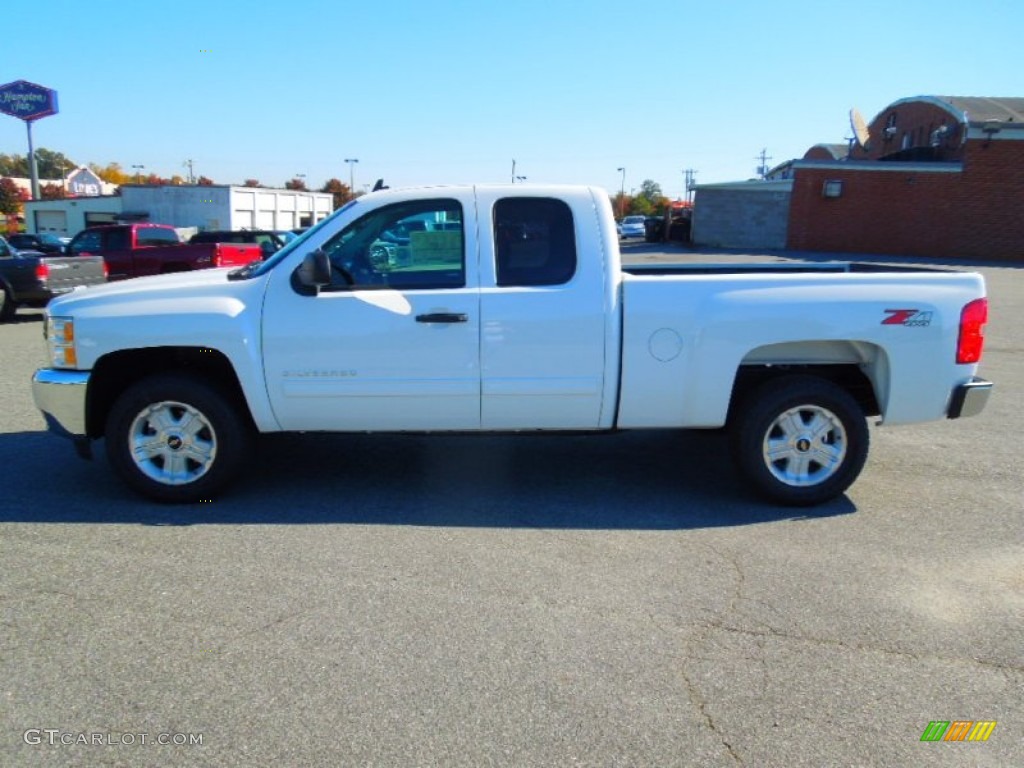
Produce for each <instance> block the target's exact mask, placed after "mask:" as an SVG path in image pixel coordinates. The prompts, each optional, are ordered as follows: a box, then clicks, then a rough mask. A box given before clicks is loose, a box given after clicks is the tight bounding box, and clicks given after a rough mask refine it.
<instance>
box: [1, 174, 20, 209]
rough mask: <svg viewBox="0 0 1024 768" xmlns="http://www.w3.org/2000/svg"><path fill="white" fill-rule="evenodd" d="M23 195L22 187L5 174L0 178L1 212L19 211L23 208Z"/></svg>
mask: <svg viewBox="0 0 1024 768" xmlns="http://www.w3.org/2000/svg"><path fill="white" fill-rule="evenodd" d="M22 200H23V197H22V194H21V188H20V187H19V186H18V185H17V184H15V183H14V182H13V181H11V180H10V179H9V178H7V177H6V176H4V177H3V178H2V179H0V213H17V212H18V211H20V210H21V203H22Z"/></svg>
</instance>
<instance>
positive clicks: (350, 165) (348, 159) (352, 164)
mask: <svg viewBox="0 0 1024 768" xmlns="http://www.w3.org/2000/svg"><path fill="white" fill-rule="evenodd" d="M345 162H346V163H348V193H349V194H350V195H352V197H355V196H356V190H355V188H354V185H355V173H354V169H355V166H356V163H358V162H359V158H358V157H346V158H345Z"/></svg>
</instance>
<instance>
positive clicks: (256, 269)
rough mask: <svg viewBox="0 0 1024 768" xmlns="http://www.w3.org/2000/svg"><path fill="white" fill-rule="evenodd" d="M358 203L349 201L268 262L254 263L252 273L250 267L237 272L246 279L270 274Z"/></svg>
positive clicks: (288, 244)
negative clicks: (329, 223) (316, 233)
mask: <svg viewBox="0 0 1024 768" xmlns="http://www.w3.org/2000/svg"><path fill="white" fill-rule="evenodd" d="M357 202H358V199H356V200H349V201H348V202H347V203H345V205H343V206H341V208H339V209H338V210H336V211H335V212H334V213H332V214H331V215H330V216H328V217H327V218H326V219H321V220H320V221H318V222H317V223H316V224H314V225H313V226H312V227H310V228H309V229H307V230H306V231H305V232H303V233H302V234H301V235H297V236H296V237H295V239H294V240H292V241H291V242H289V243H286V244H285V245H284V246H283V247H282V248H281V250H279V251H277V252H276V253H275V254H274V255H273V256H271V257H270V258H269V259H267V260H266V261H254V262H253V263H252V265H250V266H251V267H252V268H253V269H252V271H251V272H250V271H249V267H248V266H246V267H242V269H241V270H236V272H237V274H239V275H243V274H244V276H245V277H258V276H259V275H265V274H267V272H269V271H270V270H272V269H273V268H274V267H276V266H277V265H278V264H279V263H280V262H281V260H282V259H285V258H287V257H288V254H289V253H291V252H292V251H294V250H295V249H296V248H299V247H301V246H302V244H303V243H305V242H306V241H307V240H308V239H309V236H310V235H312V234H313V233H314V232H319V231H320V229H321V228H322V227H323V226H324V225H325V224H326V223H327V222H329V221H331V220H333V219H335V218H337V216H338V215H339V214H340V213H341V212H342V211H347V210H348V209H349V208H351V207H352V206H354V205H355V204H356V203H357Z"/></svg>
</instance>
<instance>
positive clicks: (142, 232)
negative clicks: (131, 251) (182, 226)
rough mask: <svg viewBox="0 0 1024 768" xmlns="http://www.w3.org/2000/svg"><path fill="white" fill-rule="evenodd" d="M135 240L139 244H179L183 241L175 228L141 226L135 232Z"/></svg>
mask: <svg viewBox="0 0 1024 768" xmlns="http://www.w3.org/2000/svg"><path fill="white" fill-rule="evenodd" d="M135 242H136V244H137V245H177V244H178V243H179V242H181V241H180V240H178V233H177V232H175V231H174V230H173V229H160V228H158V227H139V229H138V231H137V232H136V234H135Z"/></svg>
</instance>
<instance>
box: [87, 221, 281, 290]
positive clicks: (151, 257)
mask: <svg viewBox="0 0 1024 768" xmlns="http://www.w3.org/2000/svg"><path fill="white" fill-rule="evenodd" d="M67 253H68V254H69V255H73V256H102V257H103V259H104V261H106V262H107V268H108V270H109V272H110V278H109V279H110V280H124V279H126V278H129V277H142V276H143V275H159V274H163V273H165V272H188V271H191V270H193V269H215V268H217V267H242V266H245V265H246V264H248V263H250V262H252V261H259V260H260V259H262V258H263V252H262V251H261V250H260V247H259V246H258V245H236V244H229V243H201V244H194V245H186V244H185V243H182V242H181V241H180V240H179V239H178V233H177V232H175V231H174V227H171V226H168V225H166V224H110V225H105V226H99V227H89V228H88V229H83V230H82V231H81V232H79V233H78V234H77V235H75V236H74V238H72V240H71V242H70V243H69V244H68V247H67Z"/></svg>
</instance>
